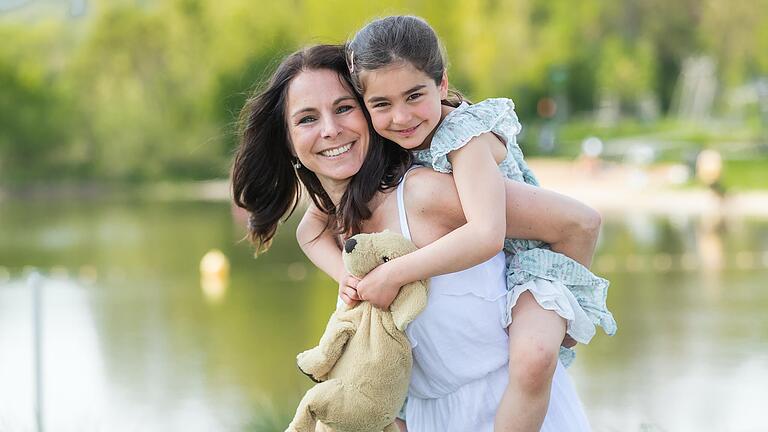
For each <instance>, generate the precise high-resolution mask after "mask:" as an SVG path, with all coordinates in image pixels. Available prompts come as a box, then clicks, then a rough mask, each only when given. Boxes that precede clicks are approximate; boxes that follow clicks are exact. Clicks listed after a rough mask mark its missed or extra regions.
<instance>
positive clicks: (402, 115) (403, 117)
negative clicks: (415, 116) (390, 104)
mask: <svg viewBox="0 0 768 432" xmlns="http://www.w3.org/2000/svg"><path fill="white" fill-rule="evenodd" d="M410 120H411V114H410V113H409V112H408V110H407V109H406V108H395V109H394V110H393V112H392V123H395V124H397V125H403V126H405V125H407V124H408V122H409V121H410Z"/></svg>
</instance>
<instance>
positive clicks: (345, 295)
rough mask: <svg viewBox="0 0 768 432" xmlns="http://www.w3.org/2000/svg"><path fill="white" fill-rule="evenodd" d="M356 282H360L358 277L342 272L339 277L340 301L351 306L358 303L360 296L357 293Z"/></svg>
mask: <svg viewBox="0 0 768 432" xmlns="http://www.w3.org/2000/svg"><path fill="white" fill-rule="evenodd" d="M358 282H360V279H358V278H356V277H354V276H352V275H350V274H349V273H347V272H344V274H343V275H342V276H341V277H340V278H339V297H341V301H343V302H344V303H346V304H348V305H350V306H353V307H354V306H357V304H358V303H360V297H359V296H358V294H357V284H358Z"/></svg>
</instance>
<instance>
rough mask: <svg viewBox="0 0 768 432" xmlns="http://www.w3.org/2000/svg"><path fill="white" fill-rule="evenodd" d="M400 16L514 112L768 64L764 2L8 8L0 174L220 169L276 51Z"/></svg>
mask: <svg viewBox="0 0 768 432" xmlns="http://www.w3.org/2000/svg"><path fill="white" fill-rule="evenodd" d="M56 13H59V12H56ZM401 13H410V14H416V15H421V16H423V17H425V18H426V19H427V20H428V21H429V22H430V23H431V24H432V25H433V26H434V28H435V29H436V30H437V32H438V33H439V35H440V36H441V38H442V40H443V42H444V44H445V47H446V50H447V53H448V57H449V64H450V69H449V79H450V81H451V83H452V84H453V85H454V86H455V87H457V88H458V89H460V90H461V91H463V92H464V93H465V94H467V95H468V96H470V97H471V98H473V99H476V100H477V99H483V98H486V97H491V96H506V97H512V98H513V99H515V100H516V101H517V106H518V110H519V111H520V112H521V115H522V116H523V118H533V117H534V113H535V107H536V102H537V101H538V100H539V99H540V98H541V97H544V96H553V95H555V96H558V97H564V98H565V99H566V101H567V103H568V105H569V106H570V107H571V109H572V110H573V111H589V110H592V109H594V108H595V106H596V104H597V103H598V99H599V98H600V97H601V96H603V95H606V94H609V95H611V96H612V97H614V98H616V99H618V100H620V101H621V104H622V106H623V107H624V108H625V109H626V110H628V111H630V112H631V111H632V110H633V109H634V108H633V107H635V106H636V104H637V103H638V101H640V100H641V99H643V98H647V97H648V96H649V95H651V96H654V97H655V98H656V99H657V100H660V101H661V103H662V109H666V108H667V107H668V106H669V105H670V100H671V98H672V95H673V93H674V87H675V83H676V81H677V79H678V75H679V72H680V67H681V64H682V62H683V60H684V59H685V58H686V57H688V56H693V55H701V54H706V55H710V56H712V57H713V58H714V59H715V60H716V62H717V65H718V74H719V76H720V77H721V78H722V83H723V86H724V87H725V88H728V87H735V86H739V85H743V84H744V83H748V82H750V81H751V80H754V79H755V78H757V77H760V76H765V75H766V74H768V33H766V32H767V31H768V30H766V29H768V25H766V24H768V0H734V1H732V2H728V3H723V2H722V1H717V0H682V1H677V2H670V1H667V0H645V1H640V0H624V1H622V2H613V1H608V0H583V1H581V2H579V3H578V4H576V3H573V2H571V1H566V0H509V1H499V0H444V1H440V2H438V1H432V0H427V1H404V0H399V1H394V2H392V1H380V0H373V1H370V2H350V1H348V0H345V1H341V0H330V1H329V0H292V1H290V2H253V1H250V0H217V1H213V0H162V1H156V2H135V1H128V0H122V1H107V0H102V1H93V2H92V6H91V7H90V8H89V9H88V11H87V15H86V16H85V17H79V18H71V17H57V16H56V15H55V14H54V13H51V12H49V13H46V12H45V11H42V12H41V13H40V14H38V15H39V16H35V17H32V18H30V15H32V14H29V13H25V14H23V15H20V14H17V15H14V12H7V13H6V14H5V15H4V16H3V15H0V40H3V41H4V42H3V43H2V44H0V177H1V178H3V179H4V180H6V181H8V180H14V181H30V180H40V179H42V180H45V179H48V180H52V179H61V178H66V177H71V178H76V179H82V178H86V179H109V180H123V181H125V180H128V181H134V180H135V181H144V180H157V179H168V178H178V179H204V178H211V177H221V176H224V175H226V172H227V166H228V163H229V159H230V155H231V151H232V148H233V146H234V141H235V137H234V135H233V132H234V124H235V121H236V118H237V112H238V111H239V109H240V107H241V106H242V104H243V101H244V100H245V97H246V95H247V93H248V92H249V91H250V90H252V89H253V88H255V87H257V86H258V85H259V84H260V83H261V82H262V81H263V80H264V79H265V78H266V77H267V76H268V74H269V72H270V71H271V70H272V69H273V68H274V66H275V65H276V64H277V62H278V61H279V59H280V57H281V56H283V55H285V54H286V53H288V52H290V51H292V50H294V49H296V48H298V47H299V46H301V45H304V44H308V43H318V42H343V41H344V40H346V39H347V38H348V37H350V36H351V35H352V34H353V33H354V31H355V30H356V29H358V28H359V27H360V26H362V25H363V24H365V22H366V21H368V20H369V19H372V18H375V17H379V16H383V15H388V14H401ZM20 16H23V17H24V18H23V20H22V19H21V18H19V17H20ZM17 21H18V22H17ZM22 21H23V22H22Z"/></svg>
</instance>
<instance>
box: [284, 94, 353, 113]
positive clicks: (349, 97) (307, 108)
mask: <svg viewBox="0 0 768 432" xmlns="http://www.w3.org/2000/svg"><path fill="white" fill-rule="evenodd" d="M349 99H352V100H355V97H354V96H342V97H340V98H338V99H336V100H335V101H333V105H338V104H340V103H342V102H344V101H345V100H349ZM315 111H317V109H315V108H310V107H306V108H302V109H300V110H298V111H296V112H294V113H293V114H291V117H296V116H297V115H299V114H303V113H306V112H315Z"/></svg>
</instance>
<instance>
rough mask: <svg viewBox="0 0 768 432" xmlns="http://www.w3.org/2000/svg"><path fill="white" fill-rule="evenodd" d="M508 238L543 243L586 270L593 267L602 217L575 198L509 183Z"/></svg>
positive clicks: (506, 185)
mask: <svg viewBox="0 0 768 432" xmlns="http://www.w3.org/2000/svg"><path fill="white" fill-rule="evenodd" d="M505 188H506V203H507V205H506V207H507V231H506V237H507V238H516V239H528V240H541V241H543V242H546V243H549V245H550V246H551V248H552V250H553V251H555V252H559V253H561V254H563V255H566V256H568V257H570V258H571V259H573V260H575V261H576V262H578V263H580V264H582V265H583V266H585V267H589V265H590V264H591V263H592V255H593V254H594V252H595V245H596V244H597V236H598V234H599V232H600V223H601V218H600V213H598V212H597V210H594V209H592V208H591V207H588V206H587V205H585V204H583V203H581V202H579V201H576V200H575V199H573V198H570V197H567V196H565V195H561V194H559V193H556V192H553V191H550V190H547V189H543V188H540V187H536V186H531V185H529V184H525V183H522V182H516V181H511V180H507V181H506V183H505Z"/></svg>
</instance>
